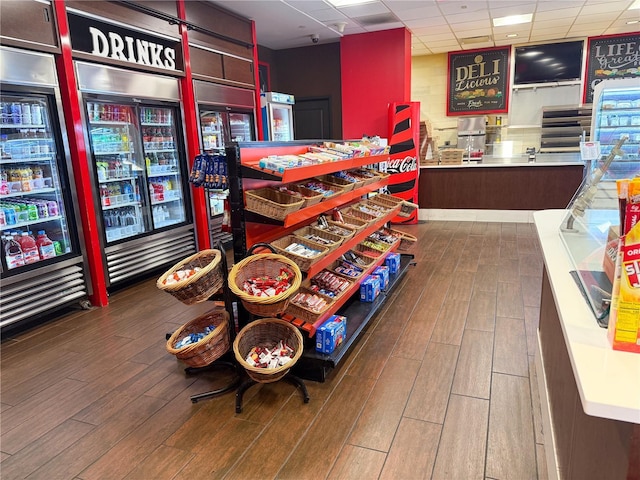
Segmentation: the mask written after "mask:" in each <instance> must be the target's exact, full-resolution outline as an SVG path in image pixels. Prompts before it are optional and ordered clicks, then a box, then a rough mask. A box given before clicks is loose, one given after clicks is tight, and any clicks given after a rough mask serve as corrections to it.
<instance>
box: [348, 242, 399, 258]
mask: <svg viewBox="0 0 640 480" xmlns="http://www.w3.org/2000/svg"><path fill="white" fill-rule="evenodd" d="M389 247H391V246H389ZM388 250H389V249H387V251H388ZM352 251H354V252H356V253H357V254H359V255H360V256H361V257H364V258H370V259H371V260H372V261H375V260H376V259H378V258H380V257H381V256H382V255H384V254H385V253H386V251H385V252H381V251H380V250H376V249H375V248H370V247H365V246H364V245H362V244H360V243H359V244H357V245H356V246H355V247H353V248H352ZM364 252H371V253H376V254H377V255H376V256H375V257H374V256H369V255H365V253H364Z"/></svg>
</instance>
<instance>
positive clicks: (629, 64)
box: [583, 33, 640, 103]
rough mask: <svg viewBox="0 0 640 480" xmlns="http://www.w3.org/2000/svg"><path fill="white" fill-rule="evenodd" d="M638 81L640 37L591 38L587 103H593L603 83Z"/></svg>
mask: <svg viewBox="0 0 640 480" xmlns="http://www.w3.org/2000/svg"><path fill="white" fill-rule="evenodd" d="M611 78H637V79H638V81H639V82H640V34H639V33H631V34H622V35H612V36H606V37H589V48H588V53H587V73H586V82H585V89H584V99H583V102H584V103H593V91H594V89H595V87H596V85H598V83H600V82H601V81H602V80H607V79H611Z"/></svg>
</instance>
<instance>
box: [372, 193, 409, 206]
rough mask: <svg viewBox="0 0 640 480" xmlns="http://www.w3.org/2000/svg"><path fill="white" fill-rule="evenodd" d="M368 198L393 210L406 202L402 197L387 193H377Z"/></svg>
mask: <svg viewBox="0 0 640 480" xmlns="http://www.w3.org/2000/svg"><path fill="white" fill-rule="evenodd" d="M368 200H369V201H370V202H373V203H377V204H378V205H382V206H383V207H386V208H389V209H391V210H393V209H394V208H396V207H397V206H398V205H401V204H402V203H403V202H404V200H402V199H401V198H398V197H394V196H393V195H387V194H386V193H378V194H377V195H374V196H373V197H370V198H369V199H368Z"/></svg>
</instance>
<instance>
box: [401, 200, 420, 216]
mask: <svg viewBox="0 0 640 480" xmlns="http://www.w3.org/2000/svg"><path fill="white" fill-rule="evenodd" d="M418 208H419V205H416V204H415V203H412V202H407V201H404V202H402V204H401V205H400V212H399V213H398V216H399V217H410V216H411V215H412V214H413V212H415V211H416V210H417V209H418Z"/></svg>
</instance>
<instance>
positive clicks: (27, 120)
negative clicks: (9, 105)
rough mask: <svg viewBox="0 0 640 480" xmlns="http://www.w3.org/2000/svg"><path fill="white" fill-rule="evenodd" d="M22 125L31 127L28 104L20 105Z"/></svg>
mask: <svg viewBox="0 0 640 480" xmlns="http://www.w3.org/2000/svg"><path fill="white" fill-rule="evenodd" d="M22 123H23V124H24V125H31V105H29V104H28V103H23V104H22Z"/></svg>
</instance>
